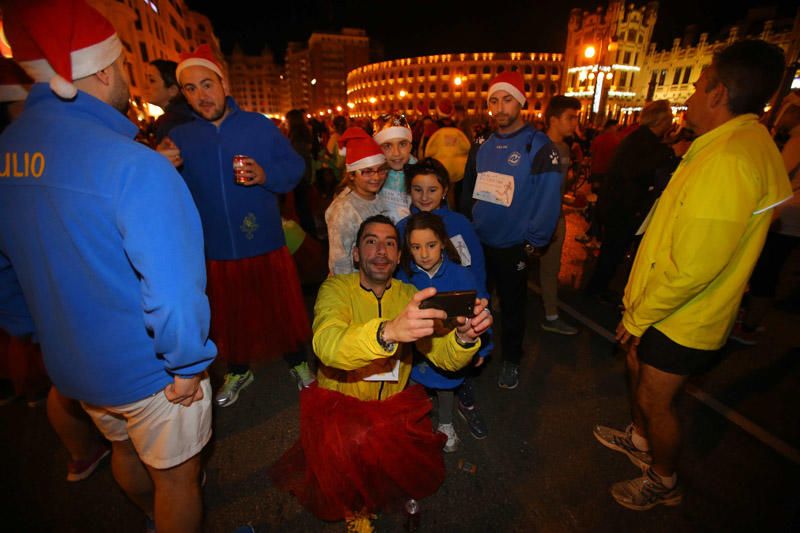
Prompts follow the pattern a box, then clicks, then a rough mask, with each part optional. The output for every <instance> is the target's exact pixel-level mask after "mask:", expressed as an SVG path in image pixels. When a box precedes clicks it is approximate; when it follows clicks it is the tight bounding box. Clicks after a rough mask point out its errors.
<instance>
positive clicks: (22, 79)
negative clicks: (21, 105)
mask: <svg viewBox="0 0 800 533" xmlns="http://www.w3.org/2000/svg"><path fill="white" fill-rule="evenodd" d="M32 83H33V80H32V79H30V77H28V75H27V74H25V71H24V70H22V68H21V67H20V66H19V65H17V64H16V63H14V61H12V60H11V59H8V58H6V57H3V56H0V102H19V101H22V100H25V98H27V97H28V87H29V86H30V85H31V84H32Z"/></svg>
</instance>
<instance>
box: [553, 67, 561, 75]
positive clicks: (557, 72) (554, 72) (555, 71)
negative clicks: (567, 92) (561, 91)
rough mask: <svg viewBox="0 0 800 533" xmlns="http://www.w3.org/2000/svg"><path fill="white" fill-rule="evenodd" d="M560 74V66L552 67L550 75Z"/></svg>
mask: <svg viewBox="0 0 800 533" xmlns="http://www.w3.org/2000/svg"><path fill="white" fill-rule="evenodd" d="M559 74H561V72H559V70H558V67H550V76H558V75H559Z"/></svg>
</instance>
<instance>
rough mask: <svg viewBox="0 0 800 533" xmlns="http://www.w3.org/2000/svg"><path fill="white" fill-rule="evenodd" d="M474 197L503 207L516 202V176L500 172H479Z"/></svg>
mask: <svg viewBox="0 0 800 533" xmlns="http://www.w3.org/2000/svg"><path fill="white" fill-rule="evenodd" d="M472 197H473V198H474V199H476V200H483V201H484V202H489V203H492V204H496V205H502V206H503V207H509V206H510V205H511V202H512V201H513V200H514V176H511V175H509V174H500V173H499V172H492V171H486V172H479V173H478V179H477V181H476V183H475V191H474V192H473V193H472Z"/></svg>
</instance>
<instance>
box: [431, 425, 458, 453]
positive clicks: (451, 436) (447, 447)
mask: <svg viewBox="0 0 800 533" xmlns="http://www.w3.org/2000/svg"><path fill="white" fill-rule="evenodd" d="M436 431H438V432H439V433H443V434H445V435H447V442H445V443H444V448H442V450H444V452H445V453H453V452H454V451H456V450H458V445H459V444H460V443H461V439H459V438H458V435H456V428H454V427H453V424H439V427H438V428H436Z"/></svg>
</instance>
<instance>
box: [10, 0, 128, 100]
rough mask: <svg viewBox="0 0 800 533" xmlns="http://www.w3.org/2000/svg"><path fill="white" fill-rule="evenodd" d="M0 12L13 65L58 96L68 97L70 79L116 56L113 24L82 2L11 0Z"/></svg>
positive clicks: (72, 94)
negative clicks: (44, 83)
mask: <svg viewBox="0 0 800 533" xmlns="http://www.w3.org/2000/svg"><path fill="white" fill-rule="evenodd" d="M3 15H4V19H5V22H4V28H5V32H6V37H7V38H8V42H9V44H10V45H11V50H12V53H13V54H14V59H15V60H16V62H17V64H18V65H19V66H20V67H22V68H23V69H24V70H25V72H27V73H28V75H29V76H30V77H31V78H33V80H34V81H35V82H49V83H50V88H51V89H52V90H53V92H55V93H56V94H57V95H58V96H60V97H61V98H65V99H71V98H74V97H75V96H76V95H77V94H78V89H77V88H76V87H75V86H74V85H73V84H72V82H73V81H74V80H79V79H81V78H85V77H87V76H91V75H92V74H94V73H96V72H98V71H100V70H103V69H104V68H106V67H108V66H109V65H111V64H112V63H114V61H116V60H117V58H118V57H119V56H120V54H122V43H121V42H120V40H119V37H118V36H117V33H116V31H115V30H114V27H113V26H112V25H111V23H110V22H109V21H108V20H107V19H106V18H105V17H104V16H103V15H101V14H100V13H99V12H97V10H95V9H94V8H93V7H91V6H89V5H88V4H87V3H86V2H85V0H26V1H19V2H11V3H10V5H9V7H8V8H7V9H4V12H3Z"/></svg>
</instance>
